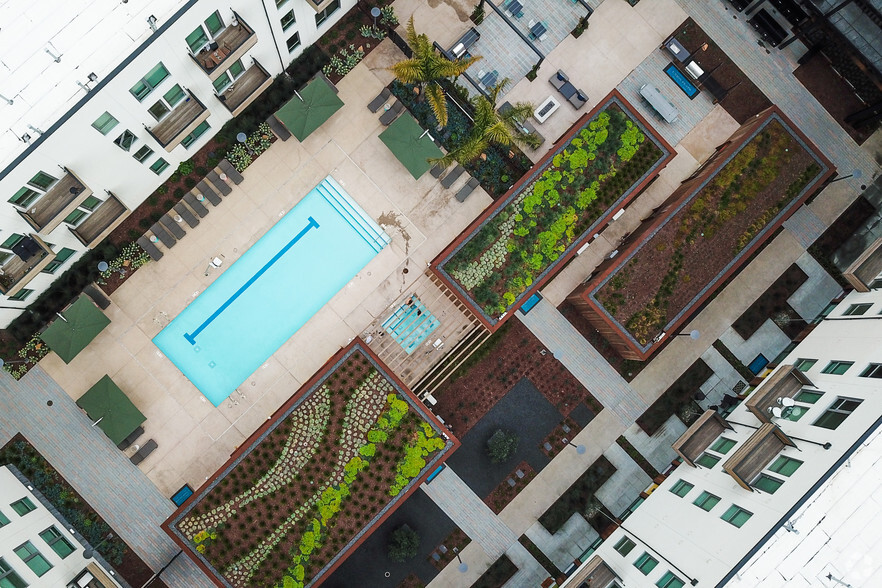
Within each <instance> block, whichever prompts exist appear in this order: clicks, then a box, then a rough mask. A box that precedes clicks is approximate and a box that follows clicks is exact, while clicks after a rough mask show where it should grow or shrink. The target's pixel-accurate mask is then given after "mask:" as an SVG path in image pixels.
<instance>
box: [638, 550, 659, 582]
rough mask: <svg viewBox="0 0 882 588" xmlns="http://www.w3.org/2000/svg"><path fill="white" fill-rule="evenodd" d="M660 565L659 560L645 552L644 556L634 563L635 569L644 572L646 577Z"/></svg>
mask: <svg viewBox="0 0 882 588" xmlns="http://www.w3.org/2000/svg"><path fill="white" fill-rule="evenodd" d="M657 565H658V560H657V559H655V558H654V557H652V556H651V555H649V554H648V553H646V552H645V551H644V552H643V555H641V556H640V557H638V558H637V561H635V562H634V567H635V568H637V569H638V570H640V571H641V572H643V575H644V576H648V575H649V572H651V571H652V570H653V569H655V566H657Z"/></svg>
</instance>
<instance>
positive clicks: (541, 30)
mask: <svg viewBox="0 0 882 588" xmlns="http://www.w3.org/2000/svg"><path fill="white" fill-rule="evenodd" d="M547 32H548V28H547V27H546V26H545V24H544V23H542V22H537V23H535V24H532V25H530V36H531V37H533V38H534V39H538V38H540V37H541V36H542V35H544V34H545V33H547Z"/></svg>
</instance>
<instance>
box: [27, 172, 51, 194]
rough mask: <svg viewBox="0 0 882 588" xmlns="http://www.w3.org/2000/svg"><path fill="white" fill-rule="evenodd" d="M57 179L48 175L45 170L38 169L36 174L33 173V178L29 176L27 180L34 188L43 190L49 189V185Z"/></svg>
mask: <svg viewBox="0 0 882 588" xmlns="http://www.w3.org/2000/svg"><path fill="white" fill-rule="evenodd" d="M57 181H58V179H57V178H53V177H52V176H50V175H49V174H47V173H46V172H42V171H40V172H37V175H35V176H34V177H33V178H31V181H30V182H28V184H30V185H31V186H33V187H34V188H39V189H40V190H43V191H44V192H45V191H46V190H48V189H49V187H50V186H51V185H52V184H54V183H55V182H57Z"/></svg>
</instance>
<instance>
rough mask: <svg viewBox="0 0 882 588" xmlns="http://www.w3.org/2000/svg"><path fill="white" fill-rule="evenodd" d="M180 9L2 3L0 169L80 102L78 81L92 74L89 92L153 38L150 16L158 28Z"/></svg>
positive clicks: (54, 0)
mask: <svg viewBox="0 0 882 588" xmlns="http://www.w3.org/2000/svg"><path fill="white" fill-rule="evenodd" d="M185 3H186V0H150V1H149V2H147V3H144V2H140V1H138V0H134V1H131V2H128V1H126V0H0V23H2V27H0V96H2V97H3V98H0V130H2V135H0V169H4V168H5V167H6V166H8V165H9V164H10V163H11V162H12V161H13V160H14V159H15V158H16V157H17V156H19V155H20V154H21V153H22V152H23V151H24V150H25V149H26V148H27V144H26V143H24V142H22V141H21V137H22V136H23V135H24V134H25V133H27V134H29V135H30V136H31V142H33V141H34V140H36V139H37V138H38V137H39V135H40V132H39V131H46V130H48V129H49V127H51V126H52V125H53V124H54V123H56V122H57V121H58V120H59V119H60V118H61V117H62V116H64V114H65V113H66V112H67V111H68V110H70V109H71V108H72V107H73V106H74V104H76V102H77V101H79V100H81V99H82V98H83V97H84V96H85V94H86V92H85V90H84V89H83V88H81V87H80V86H79V85H78V84H77V82H80V83H82V84H86V83H87V82H88V81H89V79H88V76H89V74H90V73H93V72H94V73H95V74H96V75H97V76H98V81H97V82H95V83H91V84H90V86H91V87H93V88H94V87H95V85H96V84H97V83H100V82H101V81H102V80H103V79H104V78H105V77H106V76H107V75H109V74H110V73H111V72H112V71H113V70H114V68H115V67H117V66H118V65H119V64H121V63H122V62H123V61H124V60H125V59H126V58H127V57H128V56H129V55H130V54H131V53H132V52H133V51H134V50H135V48H136V47H138V46H139V45H140V44H141V43H143V42H144V41H145V40H146V39H147V38H148V37H149V36H150V34H151V30H150V26H149V24H148V22H147V18H148V17H149V16H151V15H153V16H155V17H156V19H157V26H161V25H162V24H163V23H164V22H165V21H166V20H167V19H168V18H169V17H171V16H172V15H173V14H174V12H175V11H177V10H178V9H179V8H180V7H182V6H183V5H184V4H185ZM182 42H183V41H182ZM56 60H57V61H56ZM4 98H5V100H4ZM9 100H11V101H12V104H8V101H9ZM32 127H33V128H32ZM34 129H39V131H35V130H34Z"/></svg>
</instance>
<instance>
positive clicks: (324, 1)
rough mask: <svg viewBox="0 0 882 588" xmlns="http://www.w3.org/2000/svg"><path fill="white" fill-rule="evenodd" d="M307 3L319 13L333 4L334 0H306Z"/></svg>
mask: <svg viewBox="0 0 882 588" xmlns="http://www.w3.org/2000/svg"><path fill="white" fill-rule="evenodd" d="M306 3H307V4H308V5H309V6H310V7H311V8H312V9H313V10H315V11H316V13H318V12H321V11H322V10H324V9H325V8H327V7H328V6H330V5H331V4H333V3H334V0H306Z"/></svg>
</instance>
